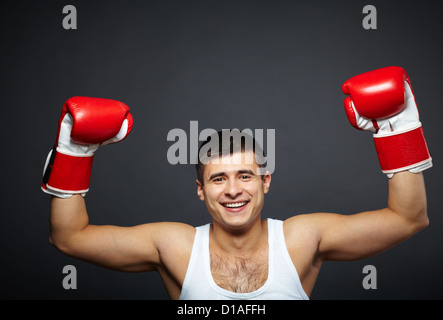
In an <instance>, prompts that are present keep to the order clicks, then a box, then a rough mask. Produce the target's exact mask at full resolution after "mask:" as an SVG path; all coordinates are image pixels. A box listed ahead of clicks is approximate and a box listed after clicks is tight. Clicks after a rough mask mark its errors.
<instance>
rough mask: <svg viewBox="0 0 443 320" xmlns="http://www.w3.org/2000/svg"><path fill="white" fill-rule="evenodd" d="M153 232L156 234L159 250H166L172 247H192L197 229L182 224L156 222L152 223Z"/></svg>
mask: <svg viewBox="0 0 443 320" xmlns="http://www.w3.org/2000/svg"><path fill="white" fill-rule="evenodd" d="M150 225H151V230H152V231H153V233H154V234H155V242H156V246H157V248H159V249H161V248H165V247H169V246H171V245H174V246H176V245H178V244H182V245H189V244H190V245H192V243H193V242H194V237H195V232H196V229H195V228H194V227H193V226H191V225H189V224H185V223H180V222H156V223H151V224H150Z"/></svg>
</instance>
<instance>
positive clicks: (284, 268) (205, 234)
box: [180, 219, 309, 300]
mask: <svg viewBox="0 0 443 320" xmlns="http://www.w3.org/2000/svg"><path fill="white" fill-rule="evenodd" d="M209 228H210V224H207V225H204V226H200V227H197V228H196V230H197V232H196V234H195V239H194V244H193V247H192V253H191V258H190V260H189V264H188V270H187V271H186V277H185V280H184V282H183V287H182V291H181V294H180V300H228V299H235V300H253V299H254V300H255V299H257V300H301V299H305V300H308V299H309V298H308V296H307V295H306V293H305V292H304V290H303V288H302V286H301V283H300V278H299V277H298V274H297V270H296V269H295V267H294V264H293V263H292V260H291V257H290V256H289V252H288V249H287V248H286V243H285V239H284V235H283V221H280V220H274V219H268V244H269V260H268V278H267V280H266V282H265V283H264V284H263V286H261V287H260V288H258V289H257V290H255V291H252V292H248V293H235V292H232V291H229V290H226V289H223V288H221V287H219V286H218V285H217V284H216V283H215V281H214V279H213V278H212V274H211V263H210V256H209Z"/></svg>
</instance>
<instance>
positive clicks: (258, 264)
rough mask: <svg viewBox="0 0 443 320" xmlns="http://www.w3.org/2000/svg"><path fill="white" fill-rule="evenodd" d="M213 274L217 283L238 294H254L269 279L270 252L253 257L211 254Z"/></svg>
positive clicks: (263, 251)
mask: <svg viewBox="0 0 443 320" xmlns="http://www.w3.org/2000/svg"><path fill="white" fill-rule="evenodd" d="M210 255H211V272H212V278H213V279H214V281H215V283H216V284H217V285H218V286H219V287H221V288H223V289H226V290H229V291H232V292H236V293H247V292H252V291H255V290H257V289H258V288H260V287H261V286H263V284H264V283H265V282H266V280H267V278H268V251H267V247H266V250H262V251H261V252H260V253H258V254H255V255H254V256H251V257H247V258H245V257H239V256H234V255H224V254H223V255H222V254H218V253H214V252H211V254H210Z"/></svg>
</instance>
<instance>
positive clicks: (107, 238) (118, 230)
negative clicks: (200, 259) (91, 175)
mask: <svg viewBox="0 0 443 320" xmlns="http://www.w3.org/2000/svg"><path fill="white" fill-rule="evenodd" d="M189 228H192V227H190V226H186V225H183V224H179V223H166V222H164V223H148V224H143V225H138V226H134V227H118V226H110V225H103V226H97V225H90V224H89V218H88V214H87V211H86V205H85V201H84V199H83V197H82V196H80V195H73V196H72V197H71V198H69V199H60V198H57V197H52V198H51V215H50V242H51V243H52V244H53V245H54V246H55V247H56V248H58V249H59V250H60V251H62V252H63V253H65V254H67V255H70V256H73V257H75V258H78V259H81V260H85V261H88V262H91V263H94V264H97V265H100V266H103V267H106V268H110V269H115V270H119V271H129V272H140V271H151V270H155V269H157V268H159V267H160V266H161V257H160V252H161V251H163V252H173V251H175V250H176V249H177V248H178V249H179V250H180V245H178V244H179V243H183V240H180V236H183V231H184V230H186V231H189ZM166 237H167V240H168V241H164V240H165V238H166ZM175 240H177V241H175Z"/></svg>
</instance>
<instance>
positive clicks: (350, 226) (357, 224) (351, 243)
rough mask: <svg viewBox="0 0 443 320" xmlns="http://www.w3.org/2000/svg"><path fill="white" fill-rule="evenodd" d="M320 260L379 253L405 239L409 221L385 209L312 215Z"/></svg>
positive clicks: (350, 258) (350, 257)
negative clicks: (344, 213) (351, 213)
mask: <svg viewBox="0 0 443 320" xmlns="http://www.w3.org/2000/svg"><path fill="white" fill-rule="evenodd" d="M312 219H313V220H314V222H313V225H314V226H315V232H317V233H318V239H319V243H318V256H319V257H320V258H321V260H323V261H326V260H358V259H364V258H367V257H370V256H373V255H375V254H378V253H381V252H383V251H386V250H388V249H389V248H391V247H393V246H395V245H396V244H398V243H400V242H402V241H404V240H406V239H407V238H408V237H409V236H410V235H411V233H412V232H413V230H411V226H410V224H409V223H408V221H407V220H406V219H405V218H403V217H401V216H399V215H398V214H396V213H395V212H393V211H392V210H390V209H388V208H386V209H381V210H375V211H367V212H362V213H357V214H353V215H339V214H331V213H318V214H314V215H313V216H312Z"/></svg>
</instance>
